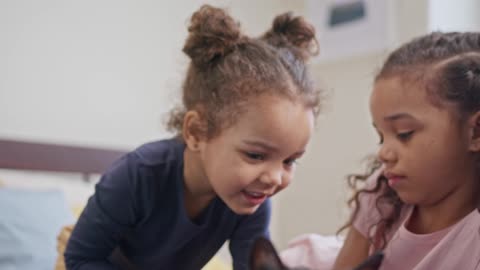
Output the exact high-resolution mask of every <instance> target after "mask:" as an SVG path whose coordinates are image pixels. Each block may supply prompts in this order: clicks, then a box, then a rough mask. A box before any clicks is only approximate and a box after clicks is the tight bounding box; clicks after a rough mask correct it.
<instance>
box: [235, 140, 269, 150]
mask: <svg viewBox="0 0 480 270" xmlns="http://www.w3.org/2000/svg"><path fill="white" fill-rule="evenodd" d="M243 142H244V143H246V144H248V145H251V146H257V147H260V148H263V149H265V150H269V151H272V152H275V151H277V147H275V146H273V145H271V144H269V143H266V142H262V141H251V140H245V141H243Z"/></svg>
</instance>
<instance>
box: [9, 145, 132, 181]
mask: <svg viewBox="0 0 480 270" xmlns="http://www.w3.org/2000/svg"><path fill="white" fill-rule="evenodd" d="M125 153H126V152H125V151H120V150H109V149H100V148H91V147H78V146H69V145H60V144H46V143H35V142H25V141H16V140H2V139H0V168H1V169H15V170H35V171H46V172H72V173H81V174H83V175H84V176H85V177H86V178H88V175H90V174H99V173H103V172H104V171H105V170H106V169H107V168H108V166H110V165H111V164H112V162H113V161H115V160H116V159H118V158H119V157H121V156H122V155H124V154H125Z"/></svg>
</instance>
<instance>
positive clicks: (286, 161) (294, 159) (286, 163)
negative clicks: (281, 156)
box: [283, 158, 297, 167]
mask: <svg viewBox="0 0 480 270" xmlns="http://www.w3.org/2000/svg"><path fill="white" fill-rule="evenodd" d="M295 163H297V159H296V158H289V159H287V160H285V161H284V162H283V164H285V165H287V166H288V167H291V166H293V165H294V164H295Z"/></svg>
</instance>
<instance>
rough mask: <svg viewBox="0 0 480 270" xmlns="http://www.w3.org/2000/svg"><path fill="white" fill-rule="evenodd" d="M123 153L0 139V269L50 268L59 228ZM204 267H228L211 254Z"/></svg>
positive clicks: (74, 214)
mask: <svg viewBox="0 0 480 270" xmlns="http://www.w3.org/2000/svg"><path fill="white" fill-rule="evenodd" d="M125 153H126V151H124V150H114V149H105V148H94V147H82V146H72V145H61V144H47V143H38V142H27V141H18V140H10V139H0V269H22V270H29V269H32V270H43V269H45V270H52V269H55V264H56V261H57V258H59V257H58V256H59V254H58V252H57V248H58V247H59V243H60V241H58V242H57V237H60V238H61V236H62V234H61V233H60V232H61V231H62V232H65V228H66V227H65V226H69V225H70V226H71V225H73V224H75V220H76V218H77V217H78V215H79V214H80V213H81V211H82V209H83V206H84V205H85V203H86V201H87V199H88V197H89V196H90V195H91V194H93V192H94V186H95V183H96V182H97V181H98V179H99V177H100V175H101V173H102V172H104V171H105V170H106V168H108V167H109V166H110V165H111V164H112V162H114V161H115V160H116V159H118V158H119V157H121V156H122V155H124V154H125ZM67 239H68V238H67ZM61 253H62V252H60V256H61ZM59 261H60V260H59ZM57 267H58V265H57ZM57 269H61V268H57ZM204 269H209V270H211V269H229V267H226V266H225V265H224V264H222V263H220V262H219V261H218V259H217V258H215V259H214V260H212V262H211V263H210V264H209V265H208V266H206V267H205V268H204Z"/></svg>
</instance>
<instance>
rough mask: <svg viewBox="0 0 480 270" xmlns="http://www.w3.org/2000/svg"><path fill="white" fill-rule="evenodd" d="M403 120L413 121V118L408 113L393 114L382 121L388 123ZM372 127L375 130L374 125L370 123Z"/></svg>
mask: <svg viewBox="0 0 480 270" xmlns="http://www.w3.org/2000/svg"><path fill="white" fill-rule="evenodd" d="M404 118H408V119H412V120H415V117H413V116H412V115H411V114H408V113H394V114H391V115H388V116H385V117H384V118H383V119H384V120H385V121H388V122H395V121H397V120H400V119H404ZM372 125H373V127H375V128H377V126H376V125H375V123H372Z"/></svg>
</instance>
